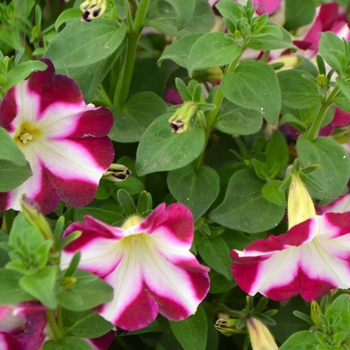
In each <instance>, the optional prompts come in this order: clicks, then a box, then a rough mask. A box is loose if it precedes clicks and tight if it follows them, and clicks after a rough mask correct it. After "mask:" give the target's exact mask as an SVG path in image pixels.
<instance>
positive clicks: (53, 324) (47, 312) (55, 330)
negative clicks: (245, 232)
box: [45, 310, 63, 341]
mask: <svg viewBox="0 0 350 350" xmlns="http://www.w3.org/2000/svg"><path fill="white" fill-rule="evenodd" d="M45 316H46V319H47V322H48V323H49V325H50V328H51V331H52V334H53V336H54V338H55V340H56V341H58V340H60V339H62V338H63V337H62V333H61V331H60V330H59V328H58V326H57V324H56V321H55V317H54V315H53V312H52V310H45Z"/></svg>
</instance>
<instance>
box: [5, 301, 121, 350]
mask: <svg viewBox="0 0 350 350" xmlns="http://www.w3.org/2000/svg"><path fill="white" fill-rule="evenodd" d="M44 310H46V307H45V306H43V305H41V304H40V303H38V302H35V301H29V302H23V303H17V304H11V305H0V349H1V350H40V349H42V346H43V344H44V342H46V341H48V340H50V339H51V338H52V331H51V329H50V327H49V325H48V323H47V320H46V317H45V313H44ZM81 339H83V340H84V341H85V342H86V343H88V344H89V345H90V347H91V348H92V349H93V350H107V349H108V348H109V346H110V345H111V343H112V342H113V339H114V333H113V331H110V332H107V333H106V334H104V335H102V336H101V337H98V338H94V339H87V338H81Z"/></svg>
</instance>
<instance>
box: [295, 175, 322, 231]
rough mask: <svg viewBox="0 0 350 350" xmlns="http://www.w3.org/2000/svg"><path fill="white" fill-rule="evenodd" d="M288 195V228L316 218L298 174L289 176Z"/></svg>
mask: <svg viewBox="0 0 350 350" xmlns="http://www.w3.org/2000/svg"><path fill="white" fill-rule="evenodd" d="M291 178H292V179H291V183H290V187H289V195H288V228H289V229H291V228H292V227H293V226H295V225H298V224H300V223H301V222H303V221H306V220H308V219H310V218H312V217H314V216H316V211H315V206H314V203H313V202H312V199H311V197H310V195H309V192H308V191H307V189H306V187H305V185H304V183H303V181H302V180H301V179H300V176H299V173H298V172H294V173H293V174H292V175H291Z"/></svg>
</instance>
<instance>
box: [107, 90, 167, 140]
mask: <svg viewBox="0 0 350 350" xmlns="http://www.w3.org/2000/svg"><path fill="white" fill-rule="evenodd" d="M111 111H112V113H113V116H114V120H115V122H114V125H113V128H112V130H111V131H110V133H109V137H110V138H111V139H112V140H113V141H117V142H136V141H140V139H141V137H142V135H143V133H144V131H145V130H146V128H147V127H148V126H149V125H150V124H151V123H152V122H153V121H154V120H155V119H156V118H158V117H159V116H160V115H162V114H164V113H166V111H167V105H166V103H165V102H164V100H163V99H161V98H160V97H158V96H157V95H156V94H154V93H153V92H141V93H139V94H137V95H134V96H132V97H131V98H130V99H129V100H128V101H127V103H126V104H125V105H124V106H123V108H122V109H120V108H119V107H117V106H113V107H111Z"/></svg>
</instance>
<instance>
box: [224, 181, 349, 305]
mask: <svg viewBox="0 0 350 350" xmlns="http://www.w3.org/2000/svg"><path fill="white" fill-rule="evenodd" d="M299 189H300V188H299ZM305 191H306V189H305ZM289 195H291V192H290V194H289ZM306 196H308V194H307V191H306V192H304V193H303V195H300V196H297V198H299V199H300V200H301V199H302V198H304V197H306ZM305 203H306V202H305ZM309 203H310V202H309ZM311 203H312V202H311ZM288 209H289V208H288ZM311 212H312V210H310V211H309V213H311ZM289 214H290V213H289ZM305 219H306V220H305V221H302V222H301V220H295V219H293V220H294V221H293V222H294V223H295V224H294V225H290V229H289V230H288V232H287V233H285V234H281V235H279V236H273V235H270V236H269V237H268V239H267V240H264V239H259V240H257V241H255V242H253V243H251V244H249V245H248V246H247V247H246V248H245V249H244V250H243V251H238V250H233V251H232V252H231V257H232V258H233V259H234V262H233V263H232V273H233V276H234V278H235V280H236V282H237V284H238V285H239V286H240V288H241V289H243V290H244V291H245V292H246V293H248V294H249V295H255V294H256V293H257V292H260V293H261V294H263V295H265V296H267V297H268V298H270V299H273V300H277V301H283V300H288V299H290V298H292V297H294V296H296V295H298V294H301V296H302V297H303V298H304V299H305V300H306V301H313V300H316V299H318V298H320V297H321V296H323V295H324V294H325V293H326V292H328V291H329V290H330V289H333V288H341V289H347V288H350V211H348V212H344V213H325V214H324V215H322V216H317V215H314V216H312V217H311V214H310V215H309V216H308V217H306V218H305ZM298 222H299V223H298Z"/></svg>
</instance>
